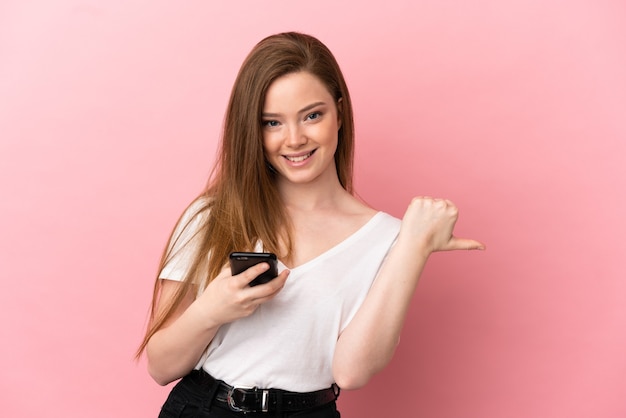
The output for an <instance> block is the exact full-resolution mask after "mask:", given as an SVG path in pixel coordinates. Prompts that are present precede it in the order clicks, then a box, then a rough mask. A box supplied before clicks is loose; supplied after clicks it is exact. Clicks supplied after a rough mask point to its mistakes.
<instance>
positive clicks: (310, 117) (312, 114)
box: [306, 112, 322, 120]
mask: <svg viewBox="0 0 626 418" xmlns="http://www.w3.org/2000/svg"><path fill="white" fill-rule="evenodd" d="M320 116H322V114H321V113H320V112H313V113H310V114H309V115H308V116H307V117H306V118H307V119H308V120H315V119H317V118H319V117H320Z"/></svg>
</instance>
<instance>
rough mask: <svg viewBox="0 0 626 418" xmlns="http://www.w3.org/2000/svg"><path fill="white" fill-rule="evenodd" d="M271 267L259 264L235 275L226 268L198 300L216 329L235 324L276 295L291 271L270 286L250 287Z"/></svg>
mask: <svg viewBox="0 0 626 418" xmlns="http://www.w3.org/2000/svg"><path fill="white" fill-rule="evenodd" d="M268 268H269V265H268V264H267V263H259V264H256V265H254V266H252V267H250V268H249V269H247V270H245V271H244V272H243V273H241V274H237V275H235V276H233V275H232V273H231V270H230V267H225V268H224V269H223V270H222V271H221V273H220V274H219V275H218V276H217V277H216V278H215V279H213V280H212V281H211V283H209V285H208V286H207V287H206V289H205V290H204V292H202V294H201V295H200V296H199V297H198V299H197V300H196V302H197V304H198V305H200V306H201V307H202V310H203V313H204V315H206V318H207V320H209V321H210V322H211V323H213V325H214V326H220V325H223V324H227V323H229V322H233V321H235V320H237V319H240V318H244V317H246V316H249V315H251V314H252V313H253V312H254V311H255V310H256V309H257V308H258V307H259V305H261V304H262V303H265V302H267V301H268V300H270V299H272V298H273V297H274V296H276V295H277V294H278V292H280V290H281V289H282V288H283V286H284V285H285V282H286V280H287V277H288V276H289V270H287V269H285V270H283V271H282V272H280V274H279V275H278V276H277V277H276V278H275V279H273V280H271V281H269V282H268V283H265V284H261V285H258V286H252V287H251V286H249V283H250V282H251V281H252V280H254V279H255V278H256V277H257V276H258V275H259V274H261V273H263V272H264V271H266V270H267V269H268Z"/></svg>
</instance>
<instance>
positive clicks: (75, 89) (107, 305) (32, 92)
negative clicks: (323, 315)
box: [0, 0, 626, 418]
mask: <svg viewBox="0 0 626 418" xmlns="http://www.w3.org/2000/svg"><path fill="white" fill-rule="evenodd" d="M214 3H215V4H214ZM368 4H369V5H365V2H362V1H359V0H350V1H329V0H319V1H315V2H287V1H277V0H276V1H271V0H267V1H263V2H256V1H227V2H208V1H199V0H197V1H191V0H190V1H182V2H174V1H162V0H161V1H139V0H130V1H108V2H96V1H78V0H74V1H72V0H57V1H55V2H48V1H43V0H39V1H36V0H35V1H20V0H3V1H2V2H1V3H0V170H1V177H0V192H1V194H2V197H1V198H0V231H1V232H0V233H1V236H0V237H1V239H0V271H1V274H2V292H0V309H2V312H1V315H0V333H1V334H0V335H2V344H0V370H1V374H2V379H0V406H1V411H2V415H3V416H7V417H35V416H46V417H93V418H98V417H131V416H132V417H155V416H156V415H157V412H158V410H159V407H160V405H161V403H162V402H163V400H164V398H165V395H166V392H167V391H168V388H161V387H159V386H157V385H156V384H155V383H154V382H152V381H151V379H150V378H149V376H148V374H147V372H146V370H145V364H144V362H143V361H142V362H140V364H135V363H134V362H133V359H132V357H133V351H134V350H135V348H136V346H137V344H138V343H139V340H140V337H141V334H142V332H143V329H144V325H145V320H146V313H147V309H148V304H149V298H150V293H151V287H152V282H153V276H154V275H155V269H156V264H157V261H158V258H159V255H160V251H161V249H162V247H163V245H164V243H165V239H166V237H167V234H168V232H169V230H170V228H171V227H172V224H173V222H174V221H175V219H176V217H177V216H178V214H179V213H180V211H181V210H182V209H183V208H184V206H185V205H186V203H187V202H188V201H189V200H190V199H191V198H192V197H194V195H195V194H196V193H197V192H198V191H199V190H200V188H201V187H202V186H203V184H204V182H205V179H206V176H207V174H208V171H209V167H210V165H211V163H212V161H213V155H214V150H215V147H216V143H217V138H218V136H219V130H220V126H221V121H222V117H223V113H224V109H225V105H226V101H227V98H228V94H229V90H230V87H231V85H232V82H233V80H234V77H235V74H236V71H237V69H238V67H239V65H240V63H241V61H242V60H243V58H244V56H245V55H246V54H247V53H248V51H249V50H250V49H251V48H252V46H253V45H254V43H256V42H257V41H258V40H260V39H261V38H262V37H264V36H266V35H269V34H271V33H276V32H280V31H284V30H299V31H303V32H308V33H311V34H314V35H316V36H317V37H319V38H320V39H321V40H322V41H324V42H325V43H326V44H327V45H328V46H329V47H330V48H331V50H333V52H334V53H335V55H336V56H337V58H338V60H339V62H340V64H341V65H342V67H343V69H344V71H345V75H346V77H347V80H348V83H349V86H350V88H351V92H352V95H353V98H354V105H355V109H356V115H357V116H356V122H357V136H358V144H357V146H358V151H357V165H356V185H357V188H358V191H359V193H360V195H361V196H362V197H363V198H364V199H365V200H367V201H368V202H370V203H371V204H372V205H374V206H375V207H377V208H379V209H382V210H385V211H387V212H390V213H392V214H393V215H396V216H402V213H403V211H404V208H405V206H406V205H407V204H408V201H409V199H410V197H411V196H413V195H435V196H445V197H448V198H450V199H452V200H453V201H455V202H456V203H457V204H458V206H459V207H460V208H461V217H460V220H459V222H458V225H457V232H458V234H459V235H465V236H469V237H472V238H476V239H480V240H483V241H485V242H486V243H487V244H488V251H487V252H485V253H465V252H463V253H454V254H436V255H435V256H434V257H433V258H432V261H431V263H430V264H429V265H428V267H427V270H426V272H425V274H424V276H423V280H422V282H421V283H420V285H419V286H418V289H417V292H416V295H415V298H414V303H413V305H412V309H411V311H410V315H409V318H408V320H407V323H406V326H405V330H404V333H403V338H402V343H401V345H400V348H399V349H398V352H397V355H396V356H395V358H394V360H393V362H392V364H391V365H390V366H389V367H388V369H386V370H385V371H384V372H383V373H381V374H380V375H379V376H377V377H376V378H375V379H374V380H373V381H372V382H371V384H370V385H369V386H368V387H367V388H365V389H363V390H360V391H356V392H345V393H344V394H343V395H342V398H341V401H340V406H341V408H342V411H343V413H344V416H347V417H357V416H365V417H377V416H389V417H407V418H408V417H416V416H421V417H442V418H448V417H450V418H452V417H510V418H517V417H569V418H578V417H580V418H583V417H584V418H587V417H603V418H618V417H624V416H626V402H625V401H624V399H625V398H624V397H625V395H626V280H625V278H626V275H625V274H624V267H623V263H624V255H625V253H626V251H625V250H626V247H625V244H624V242H625V237H626V234H625V232H626V230H625V227H624V220H623V217H624V212H625V210H626V202H625V200H626V199H625V192H624V191H625V190H626V187H625V186H626V184H625V183H626V170H625V168H624V167H625V164H624V163H625V162H626V160H625V151H626V141H625V139H626V77H625V76H624V75H625V74H626V47H625V45H626V5H625V3H624V2H623V1H608V0H607V1H602V0H600V1H598V0H587V1H582V0H568V1H565V0H562V1H559V0H513V1H506V2H498V1H441V0H427V1H420V0H418V1H412V0H411V1H409V0H407V1H391V2H389V1H388V2H384V3H374V2H368Z"/></svg>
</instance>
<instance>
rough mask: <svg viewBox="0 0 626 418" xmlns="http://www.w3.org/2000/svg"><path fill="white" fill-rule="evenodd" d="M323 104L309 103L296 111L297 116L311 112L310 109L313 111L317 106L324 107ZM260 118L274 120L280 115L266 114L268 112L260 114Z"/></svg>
mask: <svg viewBox="0 0 626 418" xmlns="http://www.w3.org/2000/svg"><path fill="white" fill-rule="evenodd" d="M325 104H326V102H315V103H311V104H310V105H307V106H304V107H303V108H302V109H300V110H299V111H298V114H301V113H306V112H308V111H309V110H311V109H313V108H315V107H317V106H320V105H325ZM261 116H262V117H264V118H276V117H279V116H281V114H280V113H268V112H263V113H262V114H261Z"/></svg>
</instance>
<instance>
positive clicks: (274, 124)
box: [263, 120, 278, 128]
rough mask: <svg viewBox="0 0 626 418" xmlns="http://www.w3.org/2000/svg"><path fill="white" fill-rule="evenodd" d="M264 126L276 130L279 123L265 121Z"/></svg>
mask: <svg viewBox="0 0 626 418" xmlns="http://www.w3.org/2000/svg"><path fill="white" fill-rule="evenodd" d="M263 125H264V126H267V127H268V128H274V127H276V126H278V121H277V120H266V121H263Z"/></svg>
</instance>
